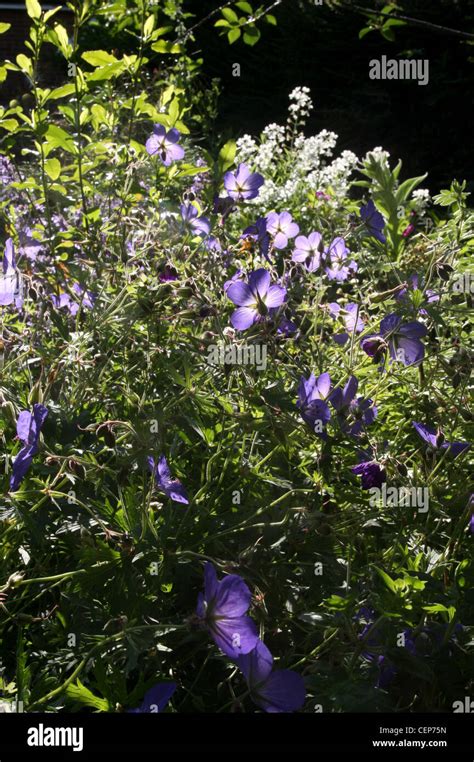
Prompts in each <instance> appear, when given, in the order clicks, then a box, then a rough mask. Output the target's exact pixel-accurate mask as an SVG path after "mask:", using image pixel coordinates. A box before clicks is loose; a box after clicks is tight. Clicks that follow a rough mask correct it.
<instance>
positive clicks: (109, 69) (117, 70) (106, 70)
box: [87, 61, 125, 82]
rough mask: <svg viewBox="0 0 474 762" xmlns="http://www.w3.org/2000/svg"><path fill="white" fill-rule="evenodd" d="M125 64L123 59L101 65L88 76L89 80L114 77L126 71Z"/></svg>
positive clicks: (97, 80)
mask: <svg viewBox="0 0 474 762" xmlns="http://www.w3.org/2000/svg"><path fill="white" fill-rule="evenodd" d="M124 68H125V65H124V63H123V62H122V61H118V62H117V63H111V64H107V66H100V67H99V68H97V69H96V70H95V71H94V72H93V73H92V74H89V75H88V76H87V81H88V82H100V81H102V80H104V79H112V77H116V76H117V75H118V74H121V73H122V72H123V71H124Z"/></svg>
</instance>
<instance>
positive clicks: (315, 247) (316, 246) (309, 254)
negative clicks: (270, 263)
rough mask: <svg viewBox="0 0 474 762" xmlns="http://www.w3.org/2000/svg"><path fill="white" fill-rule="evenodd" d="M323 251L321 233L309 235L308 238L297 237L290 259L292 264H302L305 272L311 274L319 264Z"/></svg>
mask: <svg viewBox="0 0 474 762" xmlns="http://www.w3.org/2000/svg"><path fill="white" fill-rule="evenodd" d="M323 250H324V249H323V245H322V236H321V233H316V232H314V233H310V234H309V236H308V237H306V236H304V235H299V236H298V237H297V239H296V240H295V249H294V251H293V255H292V257H291V259H292V261H293V262H304V266H305V268H306V269H307V271H308V272H310V273H312V272H314V271H315V270H317V269H318V267H319V265H320V263H321V254H322V253H323Z"/></svg>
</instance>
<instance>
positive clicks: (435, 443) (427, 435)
mask: <svg viewBox="0 0 474 762" xmlns="http://www.w3.org/2000/svg"><path fill="white" fill-rule="evenodd" d="M412 424H413V427H414V429H415V431H416V433H417V434H418V436H420V437H421V438H422V439H423V441H424V442H426V444H428V445H429V446H430V447H431V448H432V449H433V450H449V454H450V455H453V457H455V458H457V456H458V455H460V454H461V453H462V452H464V451H465V450H469V448H470V446H471V444H470V442H448V441H447V440H446V438H445V436H444V434H443V432H442V431H441V430H439V429H438V430H436V429H435V428H434V427H433V426H425V425H424V424H423V423H417V422H416V421H412Z"/></svg>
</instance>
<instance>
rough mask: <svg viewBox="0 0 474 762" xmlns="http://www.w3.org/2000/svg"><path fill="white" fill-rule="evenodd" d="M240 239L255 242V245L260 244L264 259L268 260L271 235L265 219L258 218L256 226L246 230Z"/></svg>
mask: <svg viewBox="0 0 474 762" xmlns="http://www.w3.org/2000/svg"><path fill="white" fill-rule="evenodd" d="M240 239H241V240H242V239H243V240H245V239H250V240H252V241H255V243H257V244H258V247H259V249H260V254H261V255H262V257H265V259H268V250H269V248H270V235H269V233H268V231H267V222H266V219H265V217H258V218H257V219H256V220H255V225H250V226H249V227H248V228H245V230H244V232H243V234H242V235H241V236H240Z"/></svg>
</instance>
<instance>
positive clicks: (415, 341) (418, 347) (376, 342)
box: [360, 313, 428, 366]
mask: <svg viewBox="0 0 474 762" xmlns="http://www.w3.org/2000/svg"><path fill="white" fill-rule="evenodd" d="M427 333H428V330H427V328H426V327H425V326H424V325H423V324H422V323H418V322H417V321H416V320H412V321H410V322H408V323H403V322H402V319H401V318H400V317H399V316H398V315H396V314H395V313H391V314H390V315H387V316H386V317H384V319H383V320H382V322H381V323H380V334H379V335H370V336H366V337H365V338H364V339H362V341H361V343H360V345H361V347H362V349H363V350H364V352H366V354H368V355H369V356H370V357H378V356H379V355H380V353H381V352H382V351H383V350H384V349H385V348H386V347H387V346H388V349H389V351H390V356H391V358H392V360H400V361H401V362H402V363H403V364H404V365H406V366H408V365H419V363H420V362H422V360H423V358H424V356H425V348H424V346H423V344H422V342H421V341H420V339H421V338H422V337H423V336H426V334H427Z"/></svg>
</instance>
